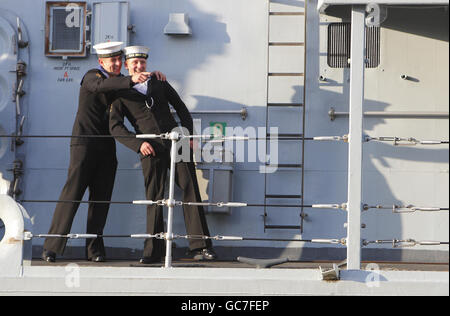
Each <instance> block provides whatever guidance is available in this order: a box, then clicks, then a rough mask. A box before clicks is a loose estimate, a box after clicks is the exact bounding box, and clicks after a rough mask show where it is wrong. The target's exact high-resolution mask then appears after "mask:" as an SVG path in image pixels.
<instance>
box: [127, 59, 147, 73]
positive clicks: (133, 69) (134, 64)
mask: <svg viewBox="0 0 450 316" xmlns="http://www.w3.org/2000/svg"><path fill="white" fill-rule="evenodd" d="M125 68H126V69H128V72H129V74H130V76H132V75H134V74H136V73H141V72H145V71H146V70H147V60H146V59H145V58H130V59H127V60H126V61H125Z"/></svg>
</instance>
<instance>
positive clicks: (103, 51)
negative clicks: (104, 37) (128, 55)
mask: <svg viewBox="0 0 450 316" xmlns="http://www.w3.org/2000/svg"><path fill="white" fill-rule="evenodd" d="M122 45H123V42H106V43H100V44H97V45H95V46H94V49H95V50H96V52H97V55H98V57H100V58H106V57H115V56H119V55H122Z"/></svg>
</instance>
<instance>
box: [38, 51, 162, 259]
mask: <svg viewBox="0 0 450 316" xmlns="http://www.w3.org/2000/svg"><path fill="white" fill-rule="evenodd" d="M121 46H122V43H121V42H112V43H102V44H98V45H96V46H94V48H95V49H96V51H97V54H98V57H99V64H100V67H98V68H97V69H91V70H89V71H88V72H87V73H86V74H85V76H84V78H83V80H82V82H81V88H80V95H79V106H78V112H77V116H76V118H75V123H74V125H73V130H72V136H75V137H74V138H72V141H71V145H70V166H69V172H68V177H67V181H66V184H65V186H64V188H63V190H62V192H61V195H60V198H59V200H60V201H62V202H59V203H58V204H57V206H56V209H55V213H54V216H53V220H52V224H51V226H50V230H49V234H57V235H66V234H68V233H70V229H71V226H72V222H73V219H74V217H75V214H76V212H77V210H78V207H79V203H66V202H63V201H79V200H81V199H82V198H83V195H84V193H85V191H86V189H87V188H89V193H90V194H89V200H90V201H107V202H109V201H110V199H111V194H112V191H113V186H114V178H115V174H116V168H117V159H116V145H115V141H114V139H113V138H112V137H109V138H108V137H103V138H95V135H101V136H105V135H110V134H109V105H110V104H111V102H112V101H113V100H114V98H115V92H116V91H118V90H120V89H129V88H131V87H132V86H133V85H134V84H137V83H141V82H144V81H146V80H147V79H148V77H149V76H150V75H151V73H142V74H140V75H136V76H122V75H121V74H120V69H121V67H122V58H123V52H122V50H121ZM161 75H162V74H161V73H159V72H158V77H161ZM162 77H164V76H163V75H162ZM163 79H164V80H165V77H164V78H163ZM77 136H81V137H77ZM84 136H94V137H84ZM108 210H109V203H90V204H89V209H88V218H87V229H86V231H87V233H88V234H98V235H101V234H103V228H104V226H105V222H106V217H107V214H108ZM66 243H67V239H66V238H47V239H46V240H45V243H44V252H43V254H42V258H43V259H44V260H45V261H48V262H54V261H55V258H56V254H60V255H62V254H63V253H64V249H65V247H66ZM86 257H87V258H88V260H92V261H95V262H102V261H104V260H105V247H104V244H103V239H102V238H97V239H87V240H86Z"/></svg>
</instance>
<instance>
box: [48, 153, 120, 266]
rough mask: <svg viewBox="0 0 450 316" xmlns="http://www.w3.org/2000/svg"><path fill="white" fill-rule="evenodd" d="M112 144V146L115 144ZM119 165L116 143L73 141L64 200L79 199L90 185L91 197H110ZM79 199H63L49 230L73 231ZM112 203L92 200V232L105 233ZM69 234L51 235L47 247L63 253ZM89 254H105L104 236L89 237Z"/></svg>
mask: <svg viewBox="0 0 450 316" xmlns="http://www.w3.org/2000/svg"><path fill="white" fill-rule="evenodd" d="M111 147H112V148H111ZM116 169H117V158H116V152H115V146H106V148H102V147H101V146H100V147H98V146H97V147H92V145H91V146H90V147H89V146H88V145H72V146H71V147H70V166H69V173H68V177H67V181H66V184H65V186H64V188H63V190H62V192H61V195H60V198H59V200H60V201H65V200H66V201H67V200H71V201H79V200H81V199H82V198H83V195H84V193H85V191H86V189H87V188H89V200H90V201H110V199H111V195H112V191H113V187H114V179H115V174H116ZM78 207H79V203H64V202H59V203H58V204H57V206H56V209H55V213H54V215H53V220H52V224H51V226H50V230H49V234H61V235H66V234H69V233H70V229H71V227H72V223H73V219H74V217H75V214H76V212H77V210H78ZM108 209H109V204H108V203H90V204H89V209H88V218H87V229H86V232H87V233H88V234H97V235H102V234H103V228H104V226H105V223H106V218H107V215H108ZM66 243H67V239H66V238H47V239H46V240H45V243H44V250H47V251H53V252H55V253H57V254H60V255H62V254H63V253H64V249H65V247H66ZM86 256H87V258H92V257H94V256H105V247H104V244H103V239H102V238H97V239H87V240H86Z"/></svg>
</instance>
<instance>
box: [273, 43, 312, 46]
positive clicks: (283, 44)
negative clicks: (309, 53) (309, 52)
mask: <svg viewBox="0 0 450 316" xmlns="http://www.w3.org/2000/svg"><path fill="white" fill-rule="evenodd" d="M269 46H305V43H304V42H270V43H269Z"/></svg>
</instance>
